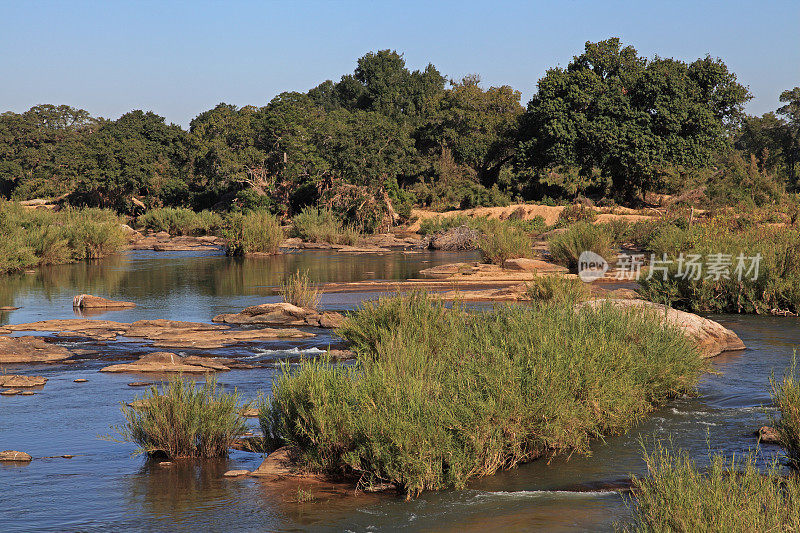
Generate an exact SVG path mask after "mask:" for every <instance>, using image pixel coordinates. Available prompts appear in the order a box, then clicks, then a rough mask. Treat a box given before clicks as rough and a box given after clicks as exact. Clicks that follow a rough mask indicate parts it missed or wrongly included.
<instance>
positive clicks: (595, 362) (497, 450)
mask: <svg viewBox="0 0 800 533" xmlns="http://www.w3.org/2000/svg"><path fill="white" fill-rule="evenodd" d="M339 334H340V335H341V336H342V337H343V338H344V339H346V340H348V341H350V342H351V343H352V346H353V349H354V351H355V352H356V355H357V363H356V364H355V365H353V366H346V367H343V366H338V365H336V364H334V363H332V362H331V361H328V360H317V361H308V362H304V363H302V364H301V365H300V367H299V369H296V370H294V369H292V368H291V367H289V366H285V367H284V368H283V372H282V374H281V375H280V376H279V377H278V378H277V379H276V381H275V383H274V387H273V397H272V399H271V401H270V403H269V404H268V405H264V406H262V409H261V416H260V422H261V425H262V428H263V429H264V432H265V435H266V437H267V439H268V440H269V441H270V442H271V443H272V445H273V446H280V445H285V444H289V445H292V446H295V447H296V448H297V449H298V450H299V453H300V456H301V458H302V460H303V461H305V463H306V466H308V467H310V468H312V469H315V470H317V471H321V472H325V473H327V474H329V475H334V476H343V477H345V478H350V479H360V480H361V481H362V482H364V483H369V482H378V481H386V482H391V483H395V484H397V485H398V486H399V487H401V488H402V489H404V490H405V491H406V493H407V494H408V495H409V496H412V495H416V494H418V493H420V492H421V491H423V490H429V489H443V488H448V487H456V488H462V487H464V485H465V483H466V482H467V481H468V480H470V479H471V478H474V477H476V476H484V475H489V474H492V473H494V472H495V471H497V470H498V469H501V468H509V467H512V466H514V465H516V464H518V463H520V462H525V461H530V460H533V459H536V458H538V457H541V456H542V455H546V454H551V453H557V452H567V451H578V452H584V453H588V451H589V442H590V439H591V438H592V437H598V436H602V435H607V434H611V433H617V432H621V431H624V430H625V429H626V428H628V427H630V426H631V425H632V424H635V423H636V422H637V421H638V420H640V419H641V418H642V417H643V416H644V415H645V414H646V413H647V412H649V411H650V410H651V409H652V408H653V406H654V405H656V404H659V403H661V402H663V401H664V400H666V399H667V398H670V397H673V396H675V395H678V394H682V393H685V392H690V391H692V390H693V388H694V387H695V384H696V382H697V379H698V377H699V375H700V374H701V373H702V372H703V370H704V368H705V364H706V363H705V362H704V360H703V359H701V358H700V357H699V355H698V354H697V352H696V350H695V348H694V347H693V346H692V345H691V344H690V342H689V341H688V340H687V339H686V338H685V337H684V335H683V334H682V333H680V332H679V331H678V330H676V329H674V328H671V327H666V326H664V325H662V323H661V322H660V321H659V320H658V318H657V317H654V316H653V315H648V314H644V315H643V314H637V313H635V312H632V311H629V310H627V311H626V310H623V309H619V308H615V307H612V306H604V307H602V308H598V309H596V310H593V309H581V310H579V311H575V310H574V309H573V307H572V306H565V305H563V304H562V303H559V302H553V303H548V304H534V305H532V306H530V307H498V308H496V309H495V310H493V311H488V312H485V313H475V314H473V313H468V312H466V311H464V310H463V309H459V308H456V309H450V308H447V307H446V306H445V305H444V304H443V303H442V302H440V301H438V300H436V299H433V298H432V297H430V296H428V295H426V294H411V295H408V296H404V297H395V298H388V299H381V300H379V301H377V302H374V303H367V304H365V305H364V307H363V308H361V309H359V310H358V311H357V312H355V313H354V314H353V315H351V316H350V317H349V318H348V319H347V321H346V323H345V325H344V326H343V327H342V328H341V329H340V330H339Z"/></svg>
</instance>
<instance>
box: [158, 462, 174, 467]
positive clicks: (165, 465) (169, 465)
mask: <svg viewBox="0 0 800 533" xmlns="http://www.w3.org/2000/svg"><path fill="white" fill-rule="evenodd" d="M174 464H175V463H173V462H172V461H161V462H160V463H158V466H160V467H161V468H169V467H171V466H173V465H174Z"/></svg>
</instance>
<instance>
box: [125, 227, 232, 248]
mask: <svg viewBox="0 0 800 533" xmlns="http://www.w3.org/2000/svg"><path fill="white" fill-rule="evenodd" d="M130 241H131V245H130V247H131V249H132V250H155V251H156V252H193V251H202V250H216V249H221V248H222V246H223V245H224V244H225V241H224V240H223V239H222V238H220V237H215V236H212V235H204V236H202V237H192V236H189V235H180V236H177V237H172V236H170V234H169V233H167V232H165V231H160V232H158V233H154V234H148V235H142V234H141V233H139V232H138V231H137V232H134V233H133V234H131V235H130Z"/></svg>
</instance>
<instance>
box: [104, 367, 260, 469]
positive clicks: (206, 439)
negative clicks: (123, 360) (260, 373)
mask: <svg viewBox="0 0 800 533" xmlns="http://www.w3.org/2000/svg"><path fill="white" fill-rule="evenodd" d="M132 405H133V407H131V406H127V405H123V407H122V414H123V416H124V417H125V424H124V425H123V426H121V427H115V428H114V429H116V430H117V431H118V432H119V435H120V436H121V437H122V440H123V441H125V442H132V443H134V444H136V445H137V446H139V450H140V452H142V453H147V454H153V453H156V452H163V453H165V454H166V455H167V456H169V457H171V458H178V457H195V458H210V457H225V456H227V454H228V448H229V447H230V446H231V444H232V443H233V441H234V439H236V438H237V437H238V436H240V435H241V434H242V433H245V432H246V431H247V424H245V421H244V419H243V418H242V416H241V415H240V410H241V406H240V405H239V393H238V392H233V393H226V392H224V391H222V390H220V389H219V387H218V386H217V383H216V380H215V379H214V378H209V380H208V381H207V382H206V383H205V384H204V385H202V386H201V387H198V386H196V384H195V382H194V381H188V380H184V379H183V378H181V377H175V378H173V379H171V380H170V381H169V383H167V384H164V385H162V387H161V388H160V389H159V388H157V387H156V386H153V387H152V388H151V389H150V390H149V391H148V392H146V393H145V395H144V397H143V398H141V399H139V400H137V401H135V402H134V403H133V404H132Z"/></svg>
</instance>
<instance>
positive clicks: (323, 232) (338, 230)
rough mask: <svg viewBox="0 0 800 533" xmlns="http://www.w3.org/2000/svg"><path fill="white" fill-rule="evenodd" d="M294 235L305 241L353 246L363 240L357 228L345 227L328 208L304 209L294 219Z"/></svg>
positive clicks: (308, 207)
mask: <svg viewBox="0 0 800 533" xmlns="http://www.w3.org/2000/svg"><path fill="white" fill-rule="evenodd" d="M292 233H293V235H294V236H295V237H300V238H301V239H303V240H304V241H308V242H327V243H330V244H347V245H353V244H356V243H357V242H358V241H359V240H360V239H361V235H360V233H359V232H358V231H357V230H356V229H355V228H353V227H351V226H344V225H343V224H342V222H341V221H340V220H339V219H338V218H337V217H336V215H335V214H334V213H333V211H331V210H330V209H328V208H326V207H321V208H316V207H313V206H306V207H304V208H303V209H302V210H301V211H300V212H299V213H298V214H296V215H295V216H294V218H292Z"/></svg>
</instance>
